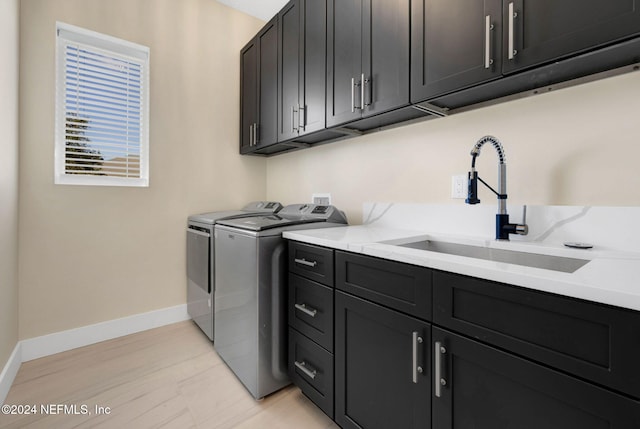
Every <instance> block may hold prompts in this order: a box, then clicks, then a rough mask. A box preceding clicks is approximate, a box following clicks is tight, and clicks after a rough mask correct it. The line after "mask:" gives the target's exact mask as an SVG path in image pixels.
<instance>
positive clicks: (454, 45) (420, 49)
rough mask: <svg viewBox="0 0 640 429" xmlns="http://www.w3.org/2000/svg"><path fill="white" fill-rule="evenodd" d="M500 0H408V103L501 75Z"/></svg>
mask: <svg viewBox="0 0 640 429" xmlns="http://www.w3.org/2000/svg"><path fill="white" fill-rule="evenodd" d="M501 30H502V0H482V1H481V0H472V1H469V0H446V1H441V0H412V2H411V42H412V43H411V100H412V101H413V102H419V101H422V100H426V99H429V98H431V97H434V96H437V95H440V94H444V93H447V92H450V91H454V90H456V89H459V88H464V87H467V86H470V85H475V84H478V83H481V82H485V81H488V80H491V79H495V78H498V77H500V76H502V31H501Z"/></svg>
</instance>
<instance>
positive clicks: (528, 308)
mask: <svg viewBox="0 0 640 429" xmlns="http://www.w3.org/2000/svg"><path fill="white" fill-rule="evenodd" d="M433 284H434V292H433V301H434V314H433V317H434V322H435V323H437V324H439V325H442V326H445V327H448V328H450V329H453V330H455V331H458V332H460V333H463V334H467V335H469V336H471V337H474V338H477V339H479V340H481V341H484V342H486V343H488V344H492V345H495V346H498V347H500V348H503V349H507V350H510V351H512V352H514V353H517V354H519V355H522V356H526V357H528V358H530V359H533V360H536V361H538V362H541V363H544V364H546V365H550V366H553V367H555V368H558V369H560V370H562V371H565V372H568V373H571V374H574V375H577V376H579V377H581V378H585V379H588V380H591V381H594V382H596V383H599V384H602V385H605V386H609V387H611V388H613V389H616V390H618V391H621V392H624V393H627V394H630V395H632V396H634V397H636V398H640V371H638V365H637V363H638V362H640V313H639V312H635V311H630V310H624V309H620V308H615V307H609V306H605V305H601V304H596V303H591V302H587V301H581V300H577V299H573V298H567V297H562V296H558V295H552V294H548V293H543V292H538V291H533V290H528V289H523V288H519V287H515V286H510V285H506V284H501V283H495V282H491V281H488V280H482V279H476V278H473V277H466V276H462V275H457V274H450V273H443V272H434V275H433Z"/></svg>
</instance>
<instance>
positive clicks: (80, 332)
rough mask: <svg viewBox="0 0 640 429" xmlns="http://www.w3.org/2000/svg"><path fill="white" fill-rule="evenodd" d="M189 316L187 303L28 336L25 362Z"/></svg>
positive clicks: (23, 358)
mask: <svg viewBox="0 0 640 429" xmlns="http://www.w3.org/2000/svg"><path fill="white" fill-rule="evenodd" d="M188 319H189V315H188V314H187V305H186V304H182V305H177V306H175V307H168V308H163V309H161V310H155V311H150V312H148V313H141V314H135V315H133V316H128V317H123V318H121V319H114V320H109V321H106V322H101V323H96V324H95V325H88V326H83V327H81V328H75V329H69V330H68V331H62V332H56V333H53V334H49V335H43V336H41V337H35V338H29V339H28V340H22V341H21V343H22V362H27V361H30V360H33V359H38V358H41V357H44V356H49V355H52V354H56V353H60V352H64V351H67V350H72V349H75V348H78V347H83V346H88V345H90V344H95V343H99V342H100V341H106V340H110V339H113V338H118V337H122V336H124V335H129V334H134V333H136V332H140V331H146V330H147V329H153V328H158V327H160V326H164V325H169V324H171V323H176V322H181V321H183V320H188Z"/></svg>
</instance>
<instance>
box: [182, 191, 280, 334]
mask: <svg viewBox="0 0 640 429" xmlns="http://www.w3.org/2000/svg"><path fill="white" fill-rule="evenodd" d="M281 208H282V204H280V203H278V202H274V201H255V202H252V203H249V204H247V205H246V206H244V207H243V208H242V209H240V210H232V211H221V212H210V213H202V214H198V215H193V216H189V218H188V225H187V312H188V313H189V316H190V317H191V319H193V321H194V322H196V324H197V325H198V326H199V327H200V329H202V331H203V332H204V333H205V334H206V335H207V337H209V339H210V340H211V341H213V332H214V331H213V308H214V306H213V302H214V291H215V284H214V281H215V275H214V273H215V240H214V234H213V232H214V231H213V226H214V225H215V223H216V222H217V221H219V220H221V219H237V218H241V217H247V216H256V215H260V214H270V213H277V212H278V211H279V210H280V209H281Z"/></svg>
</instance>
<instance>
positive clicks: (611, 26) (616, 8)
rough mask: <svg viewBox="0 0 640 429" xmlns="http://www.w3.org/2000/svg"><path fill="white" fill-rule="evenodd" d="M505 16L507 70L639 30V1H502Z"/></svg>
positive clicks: (542, 61)
mask: <svg viewBox="0 0 640 429" xmlns="http://www.w3.org/2000/svg"><path fill="white" fill-rule="evenodd" d="M503 16H504V19H503V34H504V37H503V52H504V53H505V59H504V61H503V66H502V69H503V71H504V72H505V73H511V72H515V71H518V70H521V69H524V68H527V67H533V66H536V65H539V64H541V63H545V62H549V61H555V60H558V59H560V58H562V57H565V56H568V55H573V54H576V53H579V52H583V51H585V50H591V49H596V48H598V47H600V46H603V45H606V44H609V43H611V42H614V41H617V40H619V39H623V38H626V37H629V36H631V35H634V34H637V33H638V32H640V1H638V0H563V1H557V0H514V1H506V0H504V1H503Z"/></svg>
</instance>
